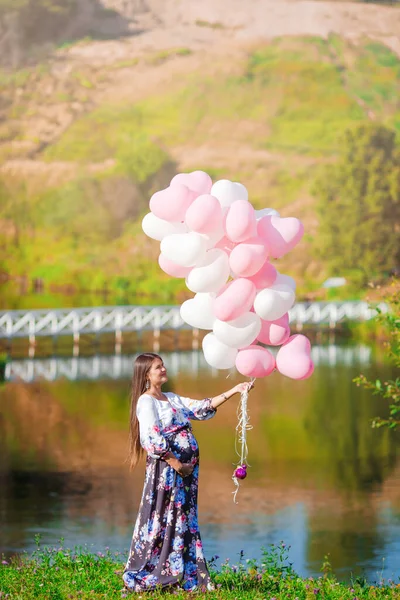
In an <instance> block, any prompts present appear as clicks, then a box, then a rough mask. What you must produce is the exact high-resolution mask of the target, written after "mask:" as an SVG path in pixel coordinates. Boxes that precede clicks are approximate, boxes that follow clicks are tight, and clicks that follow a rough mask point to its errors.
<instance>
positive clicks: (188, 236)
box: [160, 231, 206, 267]
mask: <svg viewBox="0 0 400 600" xmlns="http://www.w3.org/2000/svg"><path fill="white" fill-rule="evenodd" d="M160 247H161V252H162V254H163V255H164V256H165V258H167V259H168V260H171V261H172V262H174V263H176V264H177V265H181V266H182V267H193V266H194V265H195V264H196V263H197V262H200V261H201V260H203V258H204V257H205V255H206V241H205V239H204V238H203V236H202V235H201V233H195V232H194V231H190V232H189V233H174V234H172V235H167V237H165V238H164V239H163V240H162V242H161V246H160Z"/></svg>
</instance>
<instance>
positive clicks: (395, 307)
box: [353, 284, 400, 429]
mask: <svg viewBox="0 0 400 600" xmlns="http://www.w3.org/2000/svg"><path fill="white" fill-rule="evenodd" d="M394 285H395V288H397V289H396V290H395V292H394V293H393V294H392V295H391V296H390V297H389V298H388V299H387V301H388V303H389V306H390V309H391V310H390V312H388V313H382V311H381V310H379V309H378V315H377V316H376V319H377V320H378V322H380V323H382V325H384V327H385V329H386V330H387V331H388V334H389V340H388V341H387V342H386V348H387V353H388V357H389V358H390V360H391V361H392V362H393V364H394V365H395V366H396V367H400V293H399V286H398V285H397V286H396V284H394ZM353 381H354V382H355V383H356V385H357V386H362V387H363V388H364V389H366V390H370V391H371V392H372V393H373V394H374V395H375V396H380V397H381V398H382V399H384V400H388V401H389V417H388V418H386V419H384V418H382V417H379V416H378V417H375V418H374V419H373V420H372V427H384V426H385V427H389V428H390V429H396V428H397V427H398V426H399V425H400V377H396V379H394V380H388V381H381V380H380V379H376V380H375V381H370V380H369V379H367V378H366V377H365V375H360V376H359V377H356V378H355V379H354V380H353Z"/></svg>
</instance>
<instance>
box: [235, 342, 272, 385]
mask: <svg viewBox="0 0 400 600" xmlns="http://www.w3.org/2000/svg"><path fill="white" fill-rule="evenodd" d="M235 364H236V368H237V370H238V371H239V373H241V374H242V375H245V376H246V377H267V375H270V374H271V373H272V371H273V370H274V369H275V358H274V357H273V355H272V354H271V352H270V351H269V350H267V349H266V348H263V347H262V346H257V345H252V346H248V347H247V348H244V349H243V350H239V353H238V355H237V357H236V363H235Z"/></svg>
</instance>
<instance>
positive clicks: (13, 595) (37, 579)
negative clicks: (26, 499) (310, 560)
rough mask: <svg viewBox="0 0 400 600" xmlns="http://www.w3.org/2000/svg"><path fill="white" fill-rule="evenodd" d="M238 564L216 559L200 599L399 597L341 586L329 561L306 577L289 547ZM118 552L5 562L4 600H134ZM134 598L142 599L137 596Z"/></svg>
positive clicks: (376, 588) (396, 592) (0, 583)
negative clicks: (208, 586) (318, 572)
mask: <svg viewBox="0 0 400 600" xmlns="http://www.w3.org/2000/svg"><path fill="white" fill-rule="evenodd" d="M238 557H239V558H238V561H237V562H236V564H231V563H230V561H229V559H228V560H226V561H225V562H224V563H223V564H222V565H221V566H220V567H219V568H218V569H217V568H216V567H215V560H216V559H217V558H218V557H213V558H212V559H211V561H210V569H211V575H212V580H213V583H214V585H215V591H213V592H209V593H205V592H202V597H203V596H206V597H209V598H220V599H221V600H225V599H227V600H228V599H232V600H233V599H236V600H241V599H244V598H254V599H260V600H261V599H263V598H269V599H271V600H273V599H275V600H278V599H279V600H281V599H282V600H283V599H285V600H289V599H292V600H308V599H311V598H325V599H332V600H339V599H340V600H350V599H351V600H361V598H374V599H375V598H377V599H379V598H385V599H386V598H389V599H391V598H400V583H398V582H393V581H391V580H388V581H384V580H381V581H378V582H375V583H374V584H370V583H368V582H367V581H366V580H365V579H364V578H360V577H358V578H356V579H355V580H352V581H350V582H349V583H348V584H347V583H340V582H338V581H337V580H336V578H335V577H334V575H332V573H331V566H330V564H329V561H328V560H327V558H325V561H324V562H323V564H322V567H321V572H322V574H321V576H319V577H309V578H302V577H299V576H298V575H297V574H296V572H295V571H294V569H293V567H292V565H291V563H289V562H288V552H287V548H286V547H285V544H284V543H282V544H281V545H280V546H270V547H269V549H268V550H264V551H263V554H262V558H261V560H260V561H256V560H251V559H246V558H245V557H244V555H243V552H240V551H239V552H238ZM124 558H125V557H124V556H122V555H121V554H120V553H119V552H116V553H112V552H111V551H110V550H109V549H108V548H106V549H105V552H104V553H102V552H98V553H97V554H92V553H90V552H88V551H87V550H84V549H82V548H75V549H74V550H69V549H66V548H63V547H62V545H61V546H60V547H58V548H50V547H44V548H43V549H41V548H40V547H39V546H38V549H37V550H36V551H35V552H34V553H33V555H32V556H27V555H23V556H22V557H19V558H14V559H12V560H6V559H4V558H3V560H2V564H1V566H0V598H2V599H3V598H9V599H10V600H11V599H12V600H17V599H18V600H19V599H21V600H22V599H23V600H31V599H32V600H33V599H36V598H43V599H44V598H45V599H46V600H47V599H49V600H50V599H51V600H62V599H64V598H65V599H67V598H68V599H79V600H82V599H86V598H90V599H94V598H108V599H112V598H121V597H122V598H125V597H130V596H131V594H128V593H127V592H126V591H125V590H124V589H123V587H122V585H121V581H122V580H121V574H122V572H123V568H124V565H123V562H122V561H123V560H124ZM132 597H139V598H141V597H143V596H142V595H140V594H134V595H132ZM150 597H151V598H154V599H156V598H163V599H164V598H172V597H173V598H185V597H187V593H185V592H183V591H180V590H173V591H172V590H171V592H161V591H157V590H156V591H154V592H153V593H152V594H151V596H150Z"/></svg>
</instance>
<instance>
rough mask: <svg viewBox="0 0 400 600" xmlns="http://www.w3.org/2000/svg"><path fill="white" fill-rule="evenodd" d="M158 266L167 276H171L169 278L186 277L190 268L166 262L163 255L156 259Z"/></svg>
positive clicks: (170, 261)
mask: <svg viewBox="0 0 400 600" xmlns="http://www.w3.org/2000/svg"><path fill="white" fill-rule="evenodd" d="M158 264H159V265H160V267H161V268H162V270H163V271H164V273H167V275H171V277H187V276H188V275H189V273H190V271H191V267H182V266H181V265H177V264H176V263H174V262H172V260H168V258H166V257H165V256H164V255H163V253H161V254H160V256H159V257H158Z"/></svg>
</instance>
